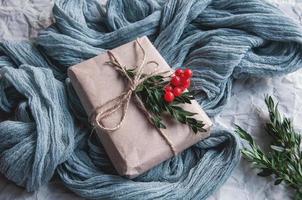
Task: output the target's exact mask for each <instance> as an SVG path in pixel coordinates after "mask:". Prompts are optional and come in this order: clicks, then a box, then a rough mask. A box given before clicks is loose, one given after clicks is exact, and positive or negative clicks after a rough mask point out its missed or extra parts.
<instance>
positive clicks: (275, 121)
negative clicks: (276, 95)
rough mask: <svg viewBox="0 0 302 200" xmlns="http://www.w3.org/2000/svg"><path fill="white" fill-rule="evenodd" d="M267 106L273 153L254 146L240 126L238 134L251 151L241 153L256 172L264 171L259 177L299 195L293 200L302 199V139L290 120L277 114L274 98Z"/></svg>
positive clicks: (269, 98)
mask: <svg viewBox="0 0 302 200" xmlns="http://www.w3.org/2000/svg"><path fill="white" fill-rule="evenodd" d="M265 103H266V105H267V108H268V111H269V117H270V121H269V122H268V123H267V124H266V127H265V130H266V132H267V133H268V134H269V135H270V136H271V137H272V139H273V140H272V143H271V145H270V149H271V151H270V152H268V153H265V152H264V151H262V149H261V148H260V147H259V146H258V145H257V144H256V143H255V141H254V140H253V138H252V137H251V135H250V134H249V133H247V132H246V131H245V130H243V129H242V128H241V127H240V126H237V128H236V133H237V134H238V135H239V136H240V137H241V138H242V139H243V140H245V141H247V142H248V144H249V148H243V149H242V150H241V152H242V154H243V157H244V158H246V159H247V160H248V161H250V162H251V163H252V164H253V166H254V167H255V168H258V169H260V170H261V172H260V173H258V175H259V176H262V177H266V176H271V175H272V176H273V177H275V185H278V184H280V183H281V182H284V183H286V184H287V185H288V186H290V187H291V188H293V189H294V190H295V191H296V194H295V196H294V199H296V200H301V199H302V150H301V140H302V139H301V138H302V136H301V135H300V134H299V133H297V132H296V131H295V130H294V128H293V124H292V122H291V120H290V119H289V118H284V117H282V115H281V114H280V112H279V110H278V104H275V103H274V101H273V98H272V97H270V96H267V97H266V98H265Z"/></svg>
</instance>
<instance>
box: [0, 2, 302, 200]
mask: <svg viewBox="0 0 302 200" xmlns="http://www.w3.org/2000/svg"><path fill="white" fill-rule="evenodd" d="M25 2H27V3H28V4H26V3H25ZM274 2H275V3H277V2H278V6H280V8H281V9H282V10H283V11H284V12H285V13H286V14H287V15H290V16H291V17H293V18H295V20H298V21H299V23H300V24H301V25H302V0H275V1H274ZM285 2H287V3H285ZM52 3H53V2H52V0H49V1H46V0H44V1H43V0H30V1H25V0H0V27H1V29H0V40H1V39H23V38H27V37H32V36H35V35H36V32H37V30H39V29H41V28H43V27H45V26H47V25H48V24H49V23H50V22H51V18H50V16H51V13H50V10H51V5H52ZM30 4H31V5H30ZM20 5H21V6H20ZM22 5H27V6H26V8H27V9H22V10H21V8H22V7H24V6H22ZM6 6H7V7H6ZM6 8H9V9H6ZM31 11H34V12H31ZM40 20H42V21H40ZM43 20H44V21H43ZM3 27H7V28H4V29H3ZM20 28H21V29H22V31H20ZM266 94H270V95H274V96H275V97H276V98H277V99H278V100H279V101H280V109H281V110H282V111H284V112H285V113H287V116H288V117H291V118H292V119H293V122H294V124H295V125H296V128H297V129H298V130H301V132H302V123H299V122H301V120H302V70H299V71H297V72H295V73H292V74H289V75H287V76H284V77H275V78H269V79H249V80H244V81H237V82H236V83H235V84H234V90H233V93H232V97H231V101H230V102H229V104H228V105H227V106H226V107H225V109H224V110H223V112H222V113H221V114H220V115H219V116H217V117H216V118H215V123H216V125H218V124H219V125H220V126H222V127H224V128H226V129H228V130H233V128H234V124H238V125H241V126H242V127H244V128H246V129H247V130H249V131H251V132H252V133H253V135H254V137H255V138H256V140H257V141H258V142H259V143H260V144H264V146H265V144H267V141H268V137H267V136H266V134H265V133H264V131H263V128H261V127H262V125H263V119H265V118H267V112H266V107H265V104H264V102H263V99H264V96H265V95H266ZM290 194H291V191H289V190H287V189H286V188H285V187H284V186H282V185H281V186H274V184H273V181H271V180H270V179H266V178H261V177H258V176H256V171H255V170H253V169H251V168H250V165H249V164H248V163H247V162H245V161H243V160H242V161H241V163H240V164H239V166H238V167H237V169H236V170H235V171H234V173H233V175H232V176H231V177H230V178H229V180H228V181H227V182H226V184H224V185H223V187H221V188H220V190H218V191H217V192H216V193H215V194H214V195H213V196H212V197H210V198H209V200H233V199H238V200H289V199H290V196H289V195H290ZM12 199H18V200H21V199H22V200H33V199H43V200H52V199H56V200H60V199H64V200H65V199H70V200H71V199H72V200H76V199H81V198H79V197H77V196H75V195H74V194H72V193H71V192H69V191H68V190H67V189H65V188H64V186H63V185H62V184H61V183H60V182H59V181H58V180H57V179H54V180H53V181H52V182H50V183H49V184H48V185H47V186H44V187H42V188H40V190H39V191H37V192H35V193H27V192H26V191H24V190H23V189H22V188H20V187H17V186H15V185H14V184H13V183H11V182H9V181H7V180H6V179H5V178H3V176H1V175H0V200H12Z"/></svg>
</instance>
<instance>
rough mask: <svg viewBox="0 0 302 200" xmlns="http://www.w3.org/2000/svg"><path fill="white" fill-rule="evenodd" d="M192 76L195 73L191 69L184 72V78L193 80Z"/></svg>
mask: <svg viewBox="0 0 302 200" xmlns="http://www.w3.org/2000/svg"><path fill="white" fill-rule="evenodd" d="M192 75H193V72H192V70H191V69H185V71H184V76H185V77H186V78H191V77H192Z"/></svg>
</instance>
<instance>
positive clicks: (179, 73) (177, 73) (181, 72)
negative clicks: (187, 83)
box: [175, 69, 184, 76]
mask: <svg viewBox="0 0 302 200" xmlns="http://www.w3.org/2000/svg"><path fill="white" fill-rule="evenodd" d="M183 73H184V70H182V69H177V70H176V71H175V75H176V76H181V75H182V74H183Z"/></svg>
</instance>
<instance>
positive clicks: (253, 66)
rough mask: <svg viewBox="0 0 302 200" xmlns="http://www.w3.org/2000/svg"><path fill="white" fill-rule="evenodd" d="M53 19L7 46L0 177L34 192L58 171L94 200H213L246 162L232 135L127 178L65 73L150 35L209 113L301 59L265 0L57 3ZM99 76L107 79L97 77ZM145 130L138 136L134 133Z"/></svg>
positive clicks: (2, 66)
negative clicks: (240, 85) (183, 71)
mask: <svg viewBox="0 0 302 200" xmlns="http://www.w3.org/2000/svg"><path fill="white" fill-rule="evenodd" d="M53 12H54V17H55V19H56V23H55V24H54V25H53V26H51V27H49V28H48V29H47V30H45V31H43V32H42V33H41V34H40V35H39V37H38V38H36V39H35V41H33V42H19V43H13V42H4V43H1V46H0V72H1V74H2V78H1V79H0V82H1V84H0V110H1V111H2V112H5V113H6V116H5V120H4V121H2V122H1V123H0V171H1V173H3V174H4V175H5V176H6V177H7V178H8V179H10V180H12V181H14V182H15V183H16V184H18V185H21V186H24V187H26V188H27V190H28V191H34V190H36V189H38V188H39V186H41V185H43V184H46V183H47V182H48V181H49V180H50V179H51V177H52V176H53V175H54V174H55V173H57V174H58V176H59V177H60V179H61V180H62V181H63V183H64V184H65V185H66V187H68V188H69V189H70V190H72V191H74V192H75V193H77V194H78V195H80V196H82V197H85V198H89V199H150V200H151V199H198V200H200V199H206V198H207V197H208V196H209V195H211V194H212V193H213V192H214V191H215V190H216V189H217V188H218V187H219V186H221V184H223V183H224V182H225V180H226V179H227V178H228V177H229V176H230V174H231V172H232V170H233V169H234V168H235V166H236V164H237V163H238V161H239V159H240V154H239V147H238V142H237V139H236V137H235V136H234V135H233V134H232V133H230V132H228V131H224V130H220V129H219V128H217V127H216V128H215V129H214V130H213V131H212V134H211V136H210V137H209V138H207V139H205V140H203V141H201V142H199V143H198V144H196V145H194V146H193V147H191V148H190V149H188V150H186V151H184V152H183V153H181V154H180V155H178V156H176V157H174V158H171V159H170V160H167V161H166V162H164V163H162V164H160V165H159V166H157V167H155V168H154V169H152V170H150V171H148V172H146V173H145V174H143V175H141V176H139V177H137V178H136V179H134V180H129V179H126V178H123V177H120V176H118V175H116V172H115V170H114V168H113V166H112V164H111V163H110V161H109V159H108V157H107V156H106V153H105V151H104V149H103V147H102V146H101V144H100V143H99V141H98V140H96V137H95V136H94V135H90V134H89V133H90V130H89V126H88V122H87V115H86V114H85V112H84V110H83V108H82V106H81V104H80V102H79V99H78V98H77V96H76V95H75V92H74V90H73V89H72V86H71V84H70V82H69V80H68V79H67V77H66V70H67V68H68V67H70V66H71V65H74V64H77V63H79V62H81V61H83V60H86V59H88V58H91V57H93V56H96V55H98V54H100V53H103V52H105V51H106V50H108V49H112V48H114V47H118V46H119V45H122V44H125V43H127V42H130V41H132V40H134V39H136V38H137V37H140V36H144V35H147V36H148V37H149V39H150V40H151V41H152V42H153V44H154V45H155V47H156V48H157V49H158V51H159V52H160V53H161V54H162V56H163V57H164V58H165V59H166V60H167V62H168V63H169V64H170V65H171V66H172V67H173V68H177V67H190V68H191V69H193V70H194V77H193V78H192V80H193V84H192V85H193V90H195V91H196V92H198V96H197V100H198V102H199V103H200V104H201V105H202V107H203V108H204V109H205V111H206V112H207V113H208V114H209V115H210V116H213V115H215V114H217V113H219V112H220V111H221V109H222V108H223V106H224V105H225V104H226V103H227V101H228V99H229V97H230V94H231V89H232V82H233V81H234V79H238V78H247V77H250V76H254V77H267V76H273V75H282V74H285V73H289V72H292V71H295V70H297V69H298V68H299V67H301V62H302V59H301V58H302V56H301V54H302V51H301V47H302V28H301V27H300V26H299V25H298V24H296V23H295V22H294V21H292V20H291V19H289V18H288V17H286V16H285V15H283V14H282V13H281V11H280V10H278V9H277V8H275V7H273V6H272V5H270V4H268V3H266V2H264V1H263V0H245V1H242V0H167V1H164V0H144V1H143V0H110V1H109V2H108V3H107V5H106V8H104V7H102V6H101V5H100V4H99V2H98V0H57V2H56V4H55V6H54V9H53ZM100 78H102V77H100ZM138 134H139V133H138Z"/></svg>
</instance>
